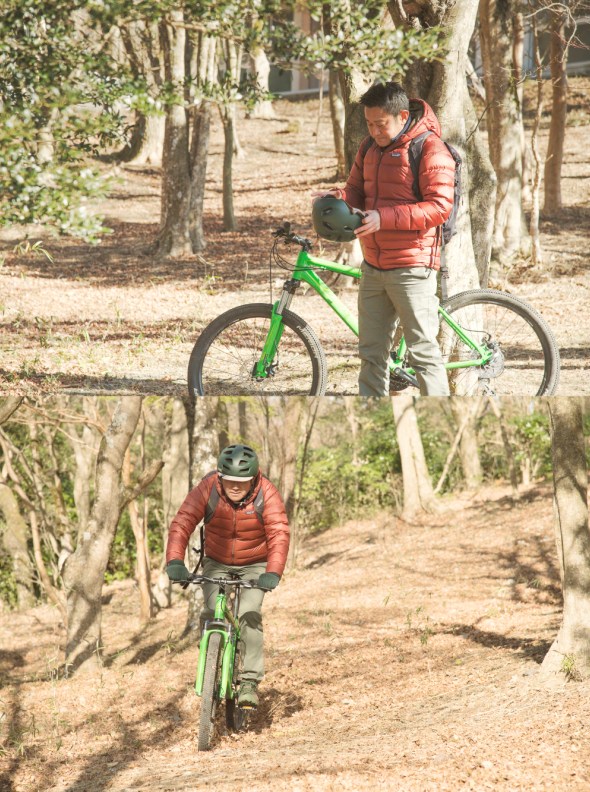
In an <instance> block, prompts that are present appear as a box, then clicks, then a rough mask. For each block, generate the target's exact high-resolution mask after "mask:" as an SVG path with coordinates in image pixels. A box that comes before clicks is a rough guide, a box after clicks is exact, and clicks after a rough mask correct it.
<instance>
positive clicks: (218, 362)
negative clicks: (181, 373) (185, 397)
mask: <svg viewBox="0 0 590 792" xmlns="http://www.w3.org/2000/svg"><path fill="white" fill-rule="evenodd" d="M271 316H272V306H271V305H267V304H265V303H252V304H251V305H241V306H239V307H237V308H232V309H230V310H229V311H226V312H225V313H223V314H221V315H220V316H218V317H217V318H216V319H214V320H213V321H212V322H211V323H210V324H209V325H207V327H206V328H205V329H204V330H203V332H202V333H201V335H200V337H199V339H198V340H197V342H196V344H195V346H194V348H193V351H192V354H191V357H190V361H189V366H188V388H189V395H190V397H191V399H193V398H194V397H195V396H215V395H249V394H250V395H254V394H263V395H271V394H281V393H284V394H289V395H296V394H300V395H310V396H321V395H322V394H323V393H324V392H325V390H326V378H327V371H328V367H327V363H326V357H325V355H324V351H323V349H322V346H321V344H320V341H319V339H318V337H317V336H316V334H315V333H314V331H313V330H312V329H311V327H310V326H309V325H308V324H307V322H306V321H305V320H304V319H302V318H301V317H300V316H297V314H294V313H293V312H292V311H288V310H285V311H284V312H283V323H284V326H285V331H284V332H283V336H282V338H281V341H280V343H279V347H278V353H277V358H276V360H275V361H274V362H275V363H276V366H275V371H274V374H270V375H269V376H268V377H267V378H265V379H263V380H261V381H256V380H255V379H254V378H253V377H252V371H253V368H254V365H255V363H256V362H257V360H258V359H259V357H260V353H261V351H262V347H263V345H264V341H265V339H266V335H267V331H268V328H269V326H270V319H271Z"/></svg>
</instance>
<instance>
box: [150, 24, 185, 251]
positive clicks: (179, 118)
mask: <svg viewBox="0 0 590 792" xmlns="http://www.w3.org/2000/svg"><path fill="white" fill-rule="evenodd" d="M170 22H171V24H166V23H162V24H161V26H160V27H161V32H162V49H163V56H164V69H165V75H166V80H167V81H168V82H169V83H171V84H172V85H173V86H174V88H175V90H176V92H177V94H178V95H179V96H182V91H183V87H184V81H185V76H186V63H185V60H186V59H185V55H186V31H185V30H184V28H182V27H181V26H180V25H181V24H182V23H183V13H182V11H178V10H173V11H171V12H170ZM189 218H190V160H189V123H188V116H187V113H186V110H185V108H184V106H183V105H182V103H181V102H180V100H177V101H175V102H174V103H173V104H171V105H170V106H169V107H168V109H167V112H166V128H165V135H164V152H163V158H162V205H161V216H160V235H159V240H158V253H159V255H161V256H169V257H171V258H174V257H178V256H184V255H190V254H192V252H193V249H192V241H191V234H190V224H189Z"/></svg>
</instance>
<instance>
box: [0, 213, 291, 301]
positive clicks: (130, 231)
mask: <svg viewBox="0 0 590 792" xmlns="http://www.w3.org/2000/svg"><path fill="white" fill-rule="evenodd" d="M107 224H108V226H109V227H110V228H111V229H112V233H111V234H107V235H105V236H103V237H102V238H101V242H100V245H98V246H97V245H90V244H88V243H85V242H83V241H80V240H78V239H74V238H71V237H58V238H56V237H55V236H53V235H51V234H49V233H47V232H41V233H40V234H39V235H38V238H39V239H40V241H42V242H43V244H44V247H45V249H46V250H47V251H48V252H49V253H50V254H51V256H52V259H53V260H52V261H49V260H48V259H47V258H46V257H45V256H40V255H31V254H28V255H24V254H21V255H18V256H16V255H14V254H13V248H14V242H5V241H4V242H1V243H0V252H1V253H5V254H7V256H6V258H7V261H6V264H5V268H4V272H13V273H14V274H16V275H20V274H23V275H27V276H31V277H36V278H52V279H69V280H74V281H79V282H82V283H86V284H94V285H100V286H104V287H109V286H149V285H158V284H161V283H162V282H167V283H173V282H178V281H193V282H194V281H200V282H201V283H202V285H207V286H209V287H212V286H215V288H220V287H223V289H233V288H235V287H236V286H243V285H244V282H245V278H246V277H247V278H248V282H249V283H253V282H254V280H255V279H258V281H260V279H261V278H263V279H264V280H263V281H262V282H263V283H266V280H267V276H268V253H269V250H270V246H271V244H272V237H271V232H272V231H274V230H275V228H276V227H277V226H278V225H280V220H276V219H272V220H269V218H268V217H266V216H261V215H260V212H258V211H257V210H256V209H255V208H252V209H251V210H248V211H246V212H245V213H244V215H243V216H242V217H240V222H239V229H238V230H236V231H231V232H228V231H224V230H223V224H222V220H221V219H220V218H219V217H218V216H217V215H215V214H207V215H206V216H205V220H204V225H205V238H206V248H205V250H203V251H201V252H200V253H195V254H192V255H190V256H186V257H181V258H174V259H162V258H158V256H157V254H156V242H157V236H158V230H159V226H158V225H157V224H154V223H139V222H124V221H121V220H119V219H115V218H107ZM287 255H288V254H287ZM294 260H295V255H294V256H293V261H294ZM195 288H196V287H195Z"/></svg>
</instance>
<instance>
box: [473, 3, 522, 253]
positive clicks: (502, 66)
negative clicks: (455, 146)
mask: <svg viewBox="0 0 590 792" xmlns="http://www.w3.org/2000/svg"><path fill="white" fill-rule="evenodd" d="M516 11H517V6H516V2H515V0H506V2H499V0H481V2H480V5H479V19H480V42H481V53H482V60H483V66H484V84H485V88H486V97H487V101H488V116H487V128H488V144H489V148H490V158H491V161H492V165H493V166H494V170H495V172H496V176H497V178H498V188H497V193H496V207H495V225H494V235H493V245H492V255H493V256H494V257H495V258H498V259H500V260H503V259H509V258H511V257H512V256H513V255H515V254H518V253H528V252H529V249H530V239H529V237H528V233H527V229H526V220H525V216H524V208H523V200H522V190H523V172H522V160H523V151H522V141H523V132H522V124H523V121H522V106H521V104H520V102H519V100H518V90H517V85H516V80H515V75H514V53H513V44H514V14H515V13H516Z"/></svg>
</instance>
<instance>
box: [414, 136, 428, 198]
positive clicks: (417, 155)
mask: <svg viewBox="0 0 590 792" xmlns="http://www.w3.org/2000/svg"><path fill="white" fill-rule="evenodd" d="M430 135H432V132H431V131H430V130H427V131H426V132H422V134H421V135H418V136H417V137H415V138H414V139H413V140H412V141H411V142H410V147H409V150H408V153H409V158H410V168H411V169H412V176H413V177H414V181H413V182H412V190H413V191H414V195H415V196H416V200H417V201H421V200H422V193H421V192H420V162H421V160H422V149H423V148H424V141H425V140H426V138H427V137H429V136H430Z"/></svg>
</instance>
